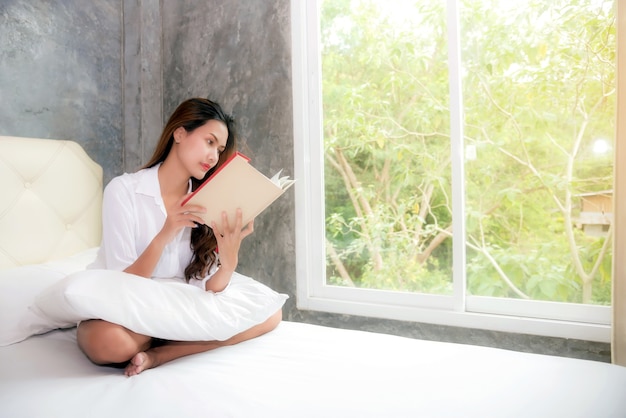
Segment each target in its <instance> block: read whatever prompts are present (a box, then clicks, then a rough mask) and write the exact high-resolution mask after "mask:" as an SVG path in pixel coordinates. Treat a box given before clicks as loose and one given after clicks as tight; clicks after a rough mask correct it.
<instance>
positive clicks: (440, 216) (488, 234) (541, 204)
mask: <svg viewBox="0 0 626 418" xmlns="http://www.w3.org/2000/svg"><path fill="white" fill-rule="evenodd" d="M461 3H462V4H461V29H460V33H461V43H462V51H461V54H462V61H463V96H464V98H463V108H464V115H465V145H466V146H467V147H473V149H474V150H475V151H476V159H472V160H467V161H466V165H465V177H466V222H467V245H468V257H467V258H468V262H467V266H466V268H467V275H468V288H469V291H470V292H471V293H473V294H478V295H487V296H500V297H520V293H522V294H524V295H526V296H527V297H529V298H532V299H537V300H553V301H567V302H582V301H584V302H586V303H587V302H590V303H598V304H608V303H610V281H611V269H610V265H611V254H610V251H608V252H606V251H605V250H603V243H604V240H605V238H595V237H588V236H585V235H584V234H583V233H582V232H581V231H580V230H577V229H576V228H575V226H574V224H575V222H574V219H573V218H572V217H575V216H576V214H577V208H578V204H579V202H578V198H577V197H576V196H577V195H578V194H581V193H587V192H597V191H602V190H610V189H611V188H612V170H613V167H612V156H611V155H610V154H607V155H604V156H602V155H595V154H593V152H592V149H593V145H594V142H595V141H596V140H598V139H609V138H613V136H614V134H613V132H614V128H615V127H614V121H615V117H614V115H615V94H614V86H615V64H614V63H615V51H616V48H615V22H614V14H613V13H614V10H613V7H612V3H613V2H612V1H604V2H602V1H593V2H592V1H583V0H554V1H550V2H543V1H536V0H527V1H524V2H511V4H509V3H508V2H502V1H496V0H465V1H462V2H461ZM321 16H322V19H321V35H322V36H321V37H322V71H323V74H324V76H323V80H322V82H323V85H322V90H323V111H324V145H325V155H326V166H325V170H326V171H325V184H326V213H327V226H326V234H327V239H328V240H329V243H330V245H331V246H332V247H333V249H334V250H335V251H336V253H337V255H338V257H339V259H340V260H341V264H342V267H343V268H344V269H345V271H347V274H348V276H349V277H342V274H344V275H345V273H341V272H340V271H339V270H338V269H337V268H336V267H337V266H336V265H335V264H334V263H333V262H332V260H330V259H329V262H328V269H327V270H328V277H329V282H330V283H333V284H341V285H345V284H347V283H353V284H354V285H356V286H361V287H368V288H379V289H392V290H402V291H411V292H424V293H443V294H446V293H449V292H451V277H452V249H451V238H450V236H451V235H450V231H451V230H452V227H453V219H452V202H451V165H450V160H451V158H450V132H449V118H450V115H449V103H448V102H449V85H448V68H447V65H448V56H447V31H446V21H445V19H446V11H445V2H443V1H434V2H418V1H413V2H409V1H406V0H404V1H402V0H395V1H394V0H389V1H385V2H380V1H375V0H325V1H323V2H322V10H321ZM596 263H598V265H599V268H598V269H597V273H596V274H595V275H594V276H593V277H588V275H589V273H590V272H592V271H593V268H594V266H595V265H596ZM496 267H497V268H496ZM503 275H504V276H505V277H503ZM505 279H506V280H505ZM507 281H508V282H507ZM589 286H592V287H593V292H592V293H591V299H590V300H588V299H589V298H588V297H587V296H585V295H586V294H587V293H588V288H589ZM585 289H587V290H585Z"/></svg>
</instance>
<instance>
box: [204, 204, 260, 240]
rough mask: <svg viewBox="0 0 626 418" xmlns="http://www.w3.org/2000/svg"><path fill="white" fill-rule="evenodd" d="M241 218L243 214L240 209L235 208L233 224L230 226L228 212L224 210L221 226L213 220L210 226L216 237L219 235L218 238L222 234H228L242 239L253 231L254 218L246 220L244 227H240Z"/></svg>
mask: <svg viewBox="0 0 626 418" xmlns="http://www.w3.org/2000/svg"><path fill="white" fill-rule="evenodd" d="M242 219H243V214H242V212H241V209H237V212H236V214H235V225H234V226H233V227H231V225H230V221H229V219H228V214H227V213H226V212H222V225H221V228H220V227H219V226H218V225H217V224H216V223H215V221H213V222H212V223H211V227H212V228H213V231H214V233H215V235H216V237H217V236H219V238H222V237H224V235H226V234H228V235H229V236H230V237H237V238H238V239H239V240H242V239H243V238H245V237H247V236H248V235H250V234H251V233H252V232H253V231H254V220H252V221H250V222H248V224H247V225H246V227H245V228H243V229H242Z"/></svg>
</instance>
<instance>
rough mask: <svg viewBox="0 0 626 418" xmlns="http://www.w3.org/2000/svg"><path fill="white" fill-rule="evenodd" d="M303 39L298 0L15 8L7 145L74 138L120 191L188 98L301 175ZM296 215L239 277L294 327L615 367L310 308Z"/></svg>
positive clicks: (38, 2)
mask: <svg viewBox="0 0 626 418" xmlns="http://www.w3.org/2000/svg"><path fill="white" fill-rule="evenodd" d="M290 31H291V27H290V2H289V0H264V1H249V0H210V1H200V0H179V1H167V2H166V1H162V2H158V1H141V0H117V1H113V0H101V1H98V2H82V1H78V0H67V1H61V0H56V1H54V0H51V1H44V0H35V1H31V2H18V1H16V0H2V1H0V45H2V49H1V50H0V97H2V99H3V100H0V135H15V136H35V137H43V138H54V139H74V140H76V141H78V142H79V143H81V144H82V145H83V147H84V148H85V149H86V150H87V152H88V153H89V154H90V155H91V156H92V157H93V158H94V159H95V160H96V161H98V162H99V163H100V164H101V165H102V166H103V167H104V170H105V181H108V180H109V179H110V178H111V177H112V176H115V175H118V174H121V173H122V172H124V171H134V170H136V169H137V168H138V167H140V166H141V165H142V164H143V163H144V162H145V161H146V160H147V159H148V158H149V156H150V155H151V152H152V149H153V147H154V145H155V144H156V142H157V141H158V136H159V134H160V130H161V128H162V125H163V123H164V120H165V119H166V118H167V117H168V116H169V114H170V113H171V112H172V111H173V110H174V108H175V107H176V106H177V105H178V103H179V102H181V101H182V100H184V99H186V98H188V97H191V96H205V97H210V98H212V99H213V100H216V101H218V102H220V103H221V104H222V105H223V107H224V108H225V110H226V111H228V112H231V113H233V114H234V116H235V118H236V119H237V121H238V125H239V134H240V150H242V151H243V152H244V153H246V154H248V155H249V156H250V157H252V160H253V164H254V165H255V166H256V167H257V168H259V170H261V171H262V172H264V173H266V174H268V175H269V174H273V173H275V172H276V171H278V170H280V169H281V168H284V169H285V172H286V173H287V174H290V175H293V145H294V143H293V141H294V138H293V126H292V104H293V103H292V91H291V40H290V33H291V32H290ZM0 181H1V179H0ZM295 187H297V185H296V186H295ZM294 208H295V201H294V194H293V190H291V191H288V192H287V193H286V194H285V195H284V196H282V197H281V198H280V199H279V200H278V201H277V202H276V203H274V204H273V205H272V206H271V207H270V208H269V209H268V210H267V211H266V212H264V213H263V214H262V215H261V216H259V218H258V219H257V220H256V222H255V233H254V234H253V235H251V236H250V237H248V238H247V239H246V241H244V245H243V248H242V256H241V260H240V268H239V270H240V271H241V272H242V273H244V274H248V275H250V276H253V277H255V278H257V279H258V280H260V281H262V282H264V283H266V284H268V285H269V286H270V287H272V288H274V289H276V290H278V291H280V292H284V293H287V294H289V295H290V296H291V297H290V299H289V300H288V302H287V304H286V305H285V309H284V316H285V318H286V319H289V320H294V321H303V322H311V323H318V324H323V325H328V326H334V327H339V328H356V329H363V330H368V331H375V332H383V333H389V334H397V335H403V336H407V337H414V338H423V339H429V340H441V341H449V342H457V343H471V344H477V345H486V346H493V347H501V348H507V349H514V350H519V351H527V352H537V353H543V354H554V355H562V356H568V357H577V358H587V359H592V360H598V361H610V345H609V344H601V343H590V342H585V341H574V340H564V339H558V338H545V337H535V336H528V335H519V334H508V333H498V332H490V331H482V330H474V329H464V328H454V327H444V326H437V325H428V324H419V323H407V322H402V321H390V320H382V319H374V318H364V317H356V316H349V315H335V314H328V313H321V312H308V311H300V310H298V309H297V308H296V303H295V294H296V288H295V286H296V280H295V242H294V241H295V222H294ZM416 355H417V353H416Z"/></svg>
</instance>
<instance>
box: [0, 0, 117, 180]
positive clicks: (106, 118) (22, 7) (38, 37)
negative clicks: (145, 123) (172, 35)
mask: <svg viewBox="0 0 626 418" xmlns="http://www.w3.org/2000/svg"><path fill="white" fill-rule="evenodd" d="M120 5H121V2H120V1H119V0H118V1H114V0H103V1H98V2H87V3H85V2H82V1H80V0H68V1H60V0H59V1H33V2H22V1H17V0H3V1H2V2H0V45H1V48H0V97H1V98H2V100H0V134H2V135H15V136H26V137H37V138H51V139H73V140H76V141H77V142H79V143H80V144H81V145H82V146H83V147H84V148H85V149H86V151H87V152H88V153H89V154H90V155H91V156H92V157H93V158H94V159H95V160H96V161H98V162H99V163H100V164H101V165H102V166H103V167H104V169H105V177H106V178H107V179H109V178H110V177H111V176H112V175H115V174H117V173H119V172H120V170H121V168H122V160H121V158H120V155H121V152H122V149H123V145H124V144H123V138H122V108H121V106H120V100H121V94H122V77H121V73H120V68H121V59H122V46H121V39H122V38H121V37H122V21H121V9H120Z"/></svg>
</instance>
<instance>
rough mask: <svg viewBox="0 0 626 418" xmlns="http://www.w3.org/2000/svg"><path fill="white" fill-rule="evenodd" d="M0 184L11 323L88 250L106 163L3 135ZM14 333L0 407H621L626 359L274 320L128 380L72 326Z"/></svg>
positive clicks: (428, 410) (32, 412) (448, 410)
mask: <svg viewBox="0 0 626 418" xmlns="http://www.w3.org/2000/svg"><path fill="white" fill-rule="evenodd" d="M0 181H1V184H2V194H1V196H2V197H1V198H0V269H1V270H0V304H2V305H1V307H2V312H3V316H0V321H2V322H3V324H2V327H3V329H8V328H11V329H12V330H13V331H16V329H17V328H19V327H17V324H19V323H20V321H21V319H20V315H22V312H21V311H19V310H18V309H13V310H11V309H10V308H11V307H12V306H16V304H17V303H18V302H17V300H20V299H23V300H26V301H31V302H32V300H34V298H36V297H38V294H39V293H40V292H42V291H43V290H42V289H47V288H49V287H50V286H54V285H55V284H56V283H58V282H59V281H61V280H64V278H65V277H67V276H71V275H72V274H76V273H77V272H78V274H81V272H82V271H83V270H84V269H85V268H86V266H87V264H89V263H90V261H91V260H93V259H94V257H95V254H96V252H95V251H96V250H97V246H98V243H99V239H100V220H99V207H100V204H101V194H102V170H101V169H100V167H99V166H98V165H97V164H96V163H94V162H93V161H92V160H91V159H90V158H89V157H88V156H87V154H85V152H84V151H83V149H82V148H81V147H80V146H79V145H77V144H76V143H74V142H71V141H60V140H42V139H32V138H10V137H0ZM42 281H43V283H42ZM24 283H29V286H23V284H24ZM31 284H32V286H31ZM29 303H30V302H29ZM18 311H19V312H18ZM23 337H24V338H21V340H20V341H15V342H12V343H8V344H4V345H3V346H2V347H0V417H7V418H18V417H25V418H26V417H28V418H35V417H180V418H184V417H200V416H203V417H204V416H206V417H417V416H419V417H626V368H624V367H620V366H616V365H611V364H607V363H601V362H594V361H588V360H577V359H570V358H561V357H553V356H545V355H538V354H528V353H520V352H514V351H508V350H502V349H493V348H486V347H477V346H471V345H461V344H452V343H442V342H433V341H422V340H418V339H410V338H403V337H398V336H391V335H385V334H378V333H371V332H364V331H357V330H340V329H335V328H331V327H326V326H319V325H311V324H304V323H296V322H289V321H283V322H281V323H280V324H279V326H278V327H277V328H276V329H275V330H274V331H272V332H270V333H268V334H266V335H264V336H262V337H259V338H257V339H254V340H251V341H247V342H244V343H241V344H238V345H235V346H231V347H225V348H219V349H217V350H213V351H209V352H206V353H203V354H197V355H193V356H188V357H184V358H180V359H178V360H175V361H173V362H170V363H167V364H165V365H162V366H160V367H157V368H155V369H151V370H147V371H145V372H143V373H142V374H140V375H138V376H133V377H130V378H127V377H125V376H124V374H123V371H122V370H120V369H117V368H113V367H99V366H96V365H94V364H92V363H91V362H89V360H88V359H87V358H86V357H85V356H84V355H83V354H82V353H81V352H80V350H79V349H78V347H77V345H76V328H75V327H65V328H61V329H52V330H50V331H48V332H45V333H37V334H34V335H28V336H23Z"/></svg>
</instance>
